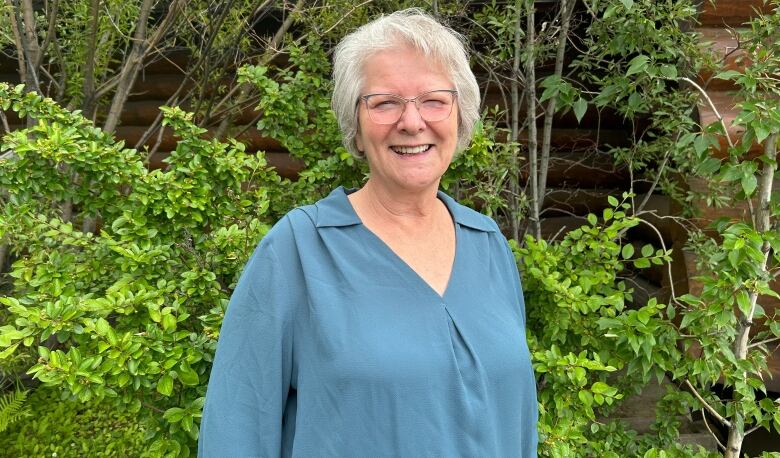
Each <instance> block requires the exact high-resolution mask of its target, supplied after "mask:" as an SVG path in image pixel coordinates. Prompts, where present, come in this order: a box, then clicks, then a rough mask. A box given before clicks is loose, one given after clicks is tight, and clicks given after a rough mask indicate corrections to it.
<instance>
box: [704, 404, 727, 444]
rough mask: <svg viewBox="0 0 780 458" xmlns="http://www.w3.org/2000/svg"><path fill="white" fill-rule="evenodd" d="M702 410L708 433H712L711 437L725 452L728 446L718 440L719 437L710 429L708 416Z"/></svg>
mask: <svg viewBox="0 0 780 458" xmlns="http://www.w3.org/2000/svg"><path fill="white" fill-rule="evenodd" d="M700 410H701V418H702V419H703V420H704V426H706V427H707V431H709V432H710V436H712V438H713V439H715V442H717V443H718V447H720V448H722V449H723V450H726V446H725V445H723V443H722V442H721V441H720V439H718V436H717V435H716V434H715V433H714V432H713V431H712V428H710V422H708V421H707V415H706V414H705V413H704V409H700Z"/></svg>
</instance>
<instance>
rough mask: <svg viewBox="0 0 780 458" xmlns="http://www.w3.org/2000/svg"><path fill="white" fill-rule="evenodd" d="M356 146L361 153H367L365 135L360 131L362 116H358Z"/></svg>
mask: <svg viewBox="0 0 780 458" xmlns="http://www.w3.org/2000/svg"><path fill="white" fill-rule="evenodd" d="M355 146H356V147H357V150H358V151H360V153H361V154H362V155H363V156H365V155H366V148H365V146H366V145H365V144H363V135H362V133H361V132H360V118H358V128H357V132H355Z"/></svg>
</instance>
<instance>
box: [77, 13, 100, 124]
mask: <svg viewBox="0 0 780 458" xmlns="http://www.w3.org/2000/svg"><path fill="white" fill-rule="evenodd" d="M89 14H90V21H89V31H88V32H87V55H86V56H85V57H84V84H82V86H81V87H82V89H81V90H82V93H83V95H84V101H83V103H82V110H83V111H84V116H86V117H87V118H90V117H91V111H92V107H93V106H94V104H95V102H96V100H95V64H96V62H95V50H96V48H97V35H98V18H99V17H100V0H91V1H90V2H89Z"/></svg>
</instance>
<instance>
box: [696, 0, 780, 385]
mask: <svg viewBox="0 0 780 458" xmlns="http://www.w3.org/2000/svg"><path fill="white" fill-rule="evenodd" d="M756 11H764V12H769V7H768V6H767V5H765V4H764V2H763V1H762V0H718V1H715V2H710V1H704V2H702V6H701V12H700V14H699V26H698V27H697V28H696V33H697V34H698V35H699V40H700V41H701V43H702V45H704V46H707V47H709V48H710V49H711V50H712V51H713V52H714V53H715V54H716V56H717V57H719V58H720V63H721V64H720V70H719V71H724V70H737V71H740V70H741V69H742V68H744V67H743V66H744V65H745V63H744V62H741V59H742V58H743V57H744V52H743V51H742V50H740V49H739V43H738V41H737V37H736V36H735V35H734V30H740V29H741V28H742V27H744V26H745V23H746V22H747V21H749V20H750V19H751V18H752V17H753V16H754V15H755V12H756ZM711 76H712V75H711V74H708V73H703V74H701V75H700V83H701V84H702V85H703V86H704V88H705V90H706V92H707V94H708V96H709V97H710V99H711V100H712V102H713V105H715V108H716V109H717V112H718V113H719V114H720V115H721V116H722V118H723V120H724V121H725V123H726V127H727V130H728V133H729V135H730V136H731V138H732V139H733V140H734V141H735V142H736V143H738V142H739V141H740V138H741V136H742V134H743V131H741V130H740V129H738V128H736V127H734V126H733V125H732V122H733V121H734V119H735V118H736V116H737V114H738V113H739V111H738V109H737V107H736V104H737V103H738V102H739V100H738V99H737V98H736V96H735V95H734V92H735V89H736V88H735V87H734V86H733V85H732V84H731V83H730V82H729V81H724V80H716V79H712V78H711ZM698 113H699V122H700V124H701V125H702V126H706V125H709V124H711V123H716V122H720V121H719V119H718V115H717V114H716V112H715V111H714V110H713V109H712V107H711V106H710V104H709V103H708V102H706V101H705V100H704V98H703V97H701V98H700V102H699V106H698ZM727 146H728V143H727V140H726V138H725V137H722V138H721V148H720V151H717V150H715V149H713V152H714V153H715V155H717V156H719V157H726V156H727V153H726V148H727ZM761 148H762V147H761V145H759V144H753V145H752V146H751V148H750V153H751V154H756V155H758V154H759V153H760V151H761ZM688 185H689V189H691V190H693V191H700V192H705V191H706V188H707V183H706V182H703V181H702V180H700V179H689V180H688ZM779 185H780V180H776V182H775V186H774V188H775V189H780V186H779ZM697 208H699V210H700V215H699V216H700V217H699V218H698V219H697V220H695V222H696V224H697V225H698V226H699V227H700V228H702V229H706V228H707V227H708V225H709V224H710V223H711V222H712V221H714V220H715V219H718V218H721V217H727V218H729V219H732V220H746V219H747V218H749V214H750V212H749V208H748V205H747V204H744V205H731V206H727V207H725V208H712V207H709V206H707V205H706V203H705V202H703V201H702V202H698V204H697ZM683 253H684V263H685V269H684V271H685V273H686V279H687V281H686V283H687V284H686V285H685V289H686V290H687V291H690V292H691V293H694V294H698V293H700V292H701V290H702V285H701V283H700V282H698V281H696V280H695V279H694V277H695V276H696V275H697V274H698V272H697V269H696V258H695V256H694V255H693V254H692V253H689V252H683ZM772 286H773V289H774V290H775V291H778V292H780V282H775V283H774V284H773V285H772ZM683 292H684V291H683ZM759 304H760V305H761V306H762V307H763V308H764V310H765V311H766V314H767V315H771V314H773V313H774V312H775V311H780V310H779V309H778V307H780V301H778V300H776V299H774V298H771V297H767V296H762V297H761V298H760V299H759ZM761 329H762V326H761V324H760V322H759V323H758V326H756V327H754V332H757V331H759V330H761ZM768 364H769V368H770V371H771V372H772V374H773V377H772V378H771V379H767V380H765V383H766V386H767V389H768V390H770V391H773V392H775V393H780V352H778V351H775V352H774V353H773V354H772V355H770V358H769V360H768Z"/></svg>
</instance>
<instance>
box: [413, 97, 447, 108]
mask: <svg viewBox="0 0 780 458" xmlns="http://www.w3.org/2000/svg"><path fill="white" fill-rule="evenodd" d="M420 103H421V104H422V106H423V107H425V108H432V109H435V108H443V107H446V106H447V105H449V104H450V100H449V99H448V98H447V96H446V95H445V96H441V95H431V96H428V97H426V98H424V99H422V100H421V101H420Z"/></svg>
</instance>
